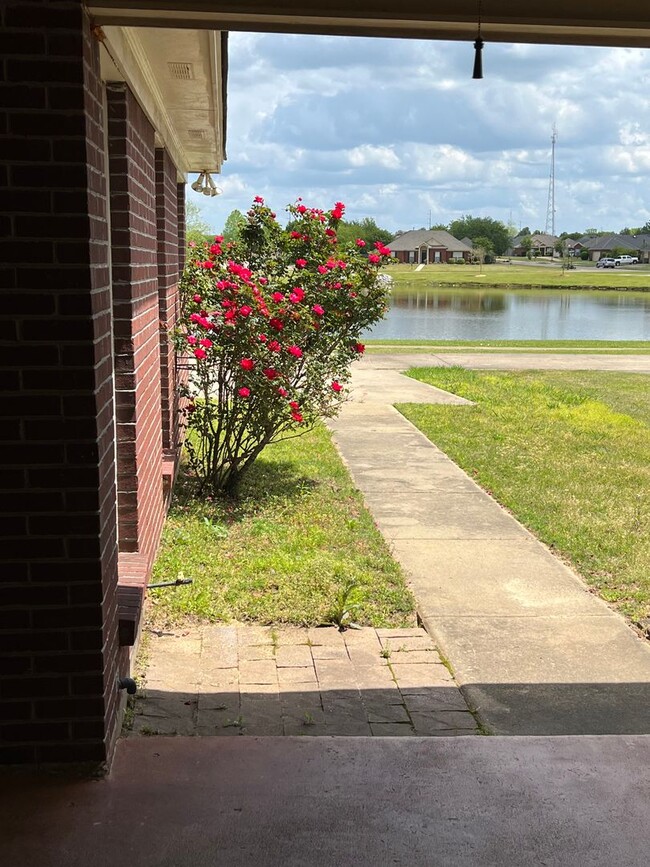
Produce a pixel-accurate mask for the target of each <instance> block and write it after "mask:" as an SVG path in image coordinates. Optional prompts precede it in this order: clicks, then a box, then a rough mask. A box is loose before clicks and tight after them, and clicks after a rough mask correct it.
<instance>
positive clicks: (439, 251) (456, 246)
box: [388, 229, 472, 265]
mask: <svg viewBox="0 0 650 867" xmlns="http://www.w3.org/2000/svg"><path fill="white" fill-rule="evenodd" d="M388 246H389V247H390V251H391V253H392V254H393V256H395V258H396V259H397V260H398V261H399V262H407V263H410V264H419V265H432V264H434V263H437V262H439V263H444V262H449V260H450V259H464V260H465V261H466V262H469V260H470V259H471V256H472V248H471V247H469V246H468V245H467V244H466V243H465V242H464V241H459V240H458V238H454V236H453V235H450V234H449V232H445V231H443V230H437V229H436V230H435V231H434V230H433V229H417V230H413V231H411V232H403V233H402V234H401V235H397V236H396V237H395V238H393V240H392V241H391V242H390V244H389V245H388Z"/></svg>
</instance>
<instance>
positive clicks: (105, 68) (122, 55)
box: [100, 26, 227, 179]
mask: <svg viewBox="0 0 650 867" xmlns="http://www.w3.org/2000/svg"><path fill="white" fill-rule="evenodd" d="M100 39H101V42H102V51H101V54H100V58H101V73H102V78H103V79H104V80H105V81H116V80H118V81H125V82H126V83H127V84H128V85H129V87H130V88H131V90H132V91H133V93H134V94H135V95H136V97H137V99H138V101H139V102H140V104H141V106H142V108H143V109H144V111H145V113H146V114H147V116H148V117H149V120H150V121H151V123H152V125H153V127H154V129H155V130H156V138H157V144H158V145H159V146H161V147H165V148H167V150H168V151H169V153H170V155H171V157H172V159H173V160H174V163H175V164H176V167H177V168H178V170H179V173H180V175H181V177H182V178H183V179H184V175H185V173H187V172H194V171H197V172H198V171H202V170H203V169H208V170H210V171H217V172H218V171H220V169H221V164H222V162H223V160H224V159H225V106H226V100H225V79H226V74H227V73H226V45H225V39H223V38H222V35H221V34H220V33H215V32H214V31H208V30H202V29H199V30H193V29H187V28H183V29H175V28H165V29H159V28H156V29H152V28H150V27H123V26H106V27H103V28H102V29H101V36H100Z"/></svg>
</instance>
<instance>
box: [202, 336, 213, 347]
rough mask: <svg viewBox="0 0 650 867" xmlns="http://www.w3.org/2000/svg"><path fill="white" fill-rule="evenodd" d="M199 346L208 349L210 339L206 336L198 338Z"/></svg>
mask: <svg viewBox="0 0 650 867" xmlns="http://www.w3.org/2000/svg"><path fill="white" fill-rule="evenodd" d="M199 343H200V344H201V346H205V348H206V349H209V348H210V347H211V346H212V341H211V340H208V338H207V337H204V338H203V340H199Z"/></svg>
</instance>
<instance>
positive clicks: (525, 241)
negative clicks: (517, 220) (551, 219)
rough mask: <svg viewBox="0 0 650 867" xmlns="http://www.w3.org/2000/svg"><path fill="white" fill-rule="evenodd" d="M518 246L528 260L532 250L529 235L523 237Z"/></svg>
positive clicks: (531, 240) (531, 241)
mask: <svg viewBox="0 0 650 867" xmlns="http://www.w3.org/2000/svg"><path fill="white" fill-rule="evenodd" d="M519 246H520V247H521V248H522V250H523V251H524V255H525V256H527V257H528V258H529V259H530V251H531V250H532V249H533V239H532V237H531V235H524V237H523V238H522V239H521V240H520V241H519Z"/></svg>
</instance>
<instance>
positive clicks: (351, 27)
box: [88, 0, 650, 47]
mask: <svg viewBox="0 0 650 867" xmlns="http://www.w3.org/2000/svg"><path fill="white" fill-rule="evenodd" d="M88 5H89V8H90V11H91V12H92V14H93V15H94V16H95V18H96V21H97V23H99V24H130V25H133V26H135V25H137V26H147V27H176V28H186V27H190V28H196V29H201V28H207V29H213V30H252V31H271V32H273V31H278V32H291V33H329V34H346V35H359V36H390V37H413V38H419V39H455V40H471V39H473V38H474V36H475V34H476V18H477V10H478V0H399V2H396V0H316V2H315V0H277V2H276V0H228V2H215V0H91V2H90V3H89V4H88ZM482 7H483V8H482V21H483V25H482V31H483V37H484V39H485V40H486V41H491V42H533V43H550V44H569V45H614V46H616V45H618V46H637V47H649V46H650V4H647V3H639V0H617V2H616V3H613V2H612V0H573V2H571V3H567V2H566V0H545V2H544V3H543V4H541V5H540V6H536V5H534V4H532V5H531V4H525V3H524V4H522V3H518V4H515V3H513V2H512V0H483V3H482ZM513 7H514V8H513Z"/></svg>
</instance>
